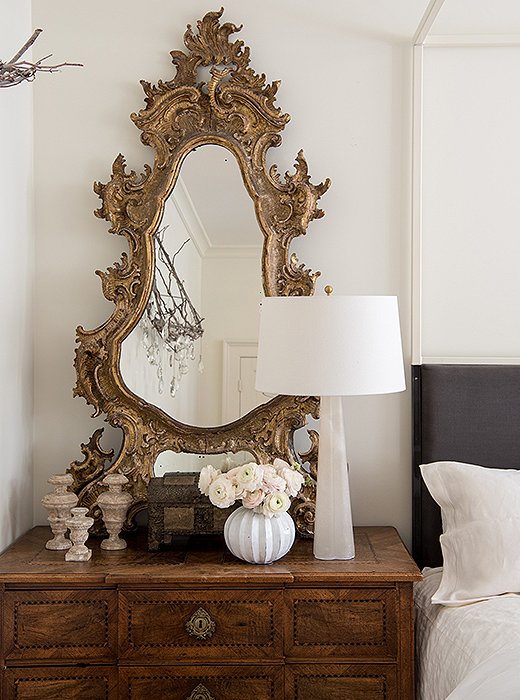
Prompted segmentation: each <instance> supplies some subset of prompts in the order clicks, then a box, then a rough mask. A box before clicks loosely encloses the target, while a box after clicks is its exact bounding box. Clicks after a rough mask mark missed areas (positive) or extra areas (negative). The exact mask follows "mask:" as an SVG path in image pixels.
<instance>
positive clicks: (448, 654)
mask: <svg viewBox="0 0 520 700" xmlns="http://www.w3.org/2000/svg"><path fill="white" fill-rule="evenodd" d="M441 573H442V570H441V569H440V568H437V569H430V570H427V569H426V570H425V571H424V572H423V574H424V579H423V581H420V582H419V583H418V584H416V585H415V591H414V598H415V610H416V627H415V638H416V676H417V700H446V699H447V698H448V697H449V700H495V699H496V700H520V596H509V597H505V596H504V597H500V598H494V599H493V600H485V601H482V602H479V603H471V604H469V605H461V606H459V607H445V606H443V605H432V604H431V602H430V601H431V597H432V595H433V594H434V593H435V591H436V590H437V588H438V586H439V583H440V579H441Z"/></svg>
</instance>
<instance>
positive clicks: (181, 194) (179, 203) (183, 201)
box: [170, 175, 211, 258]
mask: <svg viewBox="0 0 520 700" xmlns="http://www.w3.org/2000/svg"><path fill="white" fill-rule="evenodd" d="M170 197H171V199H172V201H173V203H174V205H175V208H176V209H177V212H178V214H179V216H180V217H181V219H182V223H183V224H184V226H185V227H186V231H187V232H188V233H189V235H190V238H191V240H192V241H193V244H194V246H195V248H196V249H197V252H198V254H199V255H200V257H201V258H205V257H206V254H207V251H208V250H209V248H210V247H211V242H210V239H209V236H208V234H207V232H206V229H205V228H204V224H203V223H202V221H201V220H200V217H199V215H198V213H197V209H196V208H195V205H194V204H193V200H192V198H191V197H190V193H189V192H188V188H187V187H186V185H185V184H184V180H183V179H182V177H181V176H180V175H179V177H178V178H177V184H176V186H175V189H174V190H173V192H172V193H171V195H170Z"/></svg>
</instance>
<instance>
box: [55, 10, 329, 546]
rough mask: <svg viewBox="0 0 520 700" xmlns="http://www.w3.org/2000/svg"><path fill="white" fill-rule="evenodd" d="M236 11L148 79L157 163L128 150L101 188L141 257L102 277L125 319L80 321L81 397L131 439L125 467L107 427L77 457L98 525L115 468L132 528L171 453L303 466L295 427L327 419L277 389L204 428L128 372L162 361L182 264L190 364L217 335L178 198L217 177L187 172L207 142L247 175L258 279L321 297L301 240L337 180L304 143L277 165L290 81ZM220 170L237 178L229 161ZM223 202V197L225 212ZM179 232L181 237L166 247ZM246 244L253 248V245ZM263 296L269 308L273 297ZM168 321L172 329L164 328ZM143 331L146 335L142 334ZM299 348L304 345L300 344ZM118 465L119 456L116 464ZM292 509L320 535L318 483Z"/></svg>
mask: <svg viewBox="0 0 520 700" xmlns="http://www.w3.org/2000/svg"><path fill="white" fill-rule="evenodd" d="M222 13H223V9H221V10H220V11H219V12H210V13H208V14H207V15H206V16H205V17H204V18H203V19H202V20H200V21H199V22H198V23H197V30H196V31H194V30H193V29H192V28H191V26H188V29H187V31H186V33H185V35H184V44H185V46H186V49H187V50H186V51H172V52H171V57H172V61H173V64H174V65H175V67H176V74H175V77H174V78H173V79H172V80H169V81H165V82H163V81H159V83H158V84H157V85H151V84H150V83H148V82H145V81H141V84H142V86H143V89H144V92H145V95H146V97H145V103H146V106H145V108H144V109H142V110H141V111H140V112H138V113H137V114H132V115H131V118H132V120H133V122H134V123H135V124H136V126H137V127H138V128H139V129H140V130H141V132H142V133H141V140H142V141H143V143H144V144H146V145H148V146H150V147H151V148H152V149H153V151H154V163H153V166H152V167H150V166H148V165H145V166H144V169H143V172H142V173H141V174H138V173H136V172H135V171H133V170H132V171H130V172H128V171H127V169H126V163H125V158H124V157H123V156H122V155H121V154H120V155H118V156H117V158H116V159H115V161H114V163H113V166H112V176H111V178H110V181H109V182H108V183H107V184H101V183H95V185H94V190H95V192H96V193H97V194H98V195H99V197H100V199H101V207H100V208H99V209H98V210H97V211H96V212H95V213H96V216H98V217H100V218H102V219H105V220H106V221H108V222H109V224H110V228H109V231H110V232H111V233H114V234H117V235H121V236H124V237H125V238H126V240H127V242H128V253H126V252H125V253H123V254H122V256H121V259H120V261H118V262H116V263H114V265H113V266H112V267H109V268H108V269H107V270H106V271H105V272H99V271H98V273H97V274H99V276H100V277H101V280H102V287H103V293H104V296H105V297H106V298H107V299H108V300H110V301H112V302H113V303H114V306H115V308H114V311H113V313H112V315H111V316H110V318H108V319H107V320H106V322H105V323H104V324H103V325H101V326H100V327H99V328H96V329H94V330H85V329H83V328H82V327H79V328H78V329H77V342H78V347H77V350H76V357H75V367H76V372H77V383H76V386H75V389H74V395H76V396H82V397H83V398H84V399H85V400H86V401H87V403H89V404H90V405H92V406H93V407H94V416H99V415H101V414H105V415H106V420H107V422H108V423H110V424H111V425H112V426H114V427H117V428H120V429H121V431H122V434H123V440H122V445H121V448H120V451H119V453H118V454H117V455H116V457H115V459H114V460H113V461H112V458H113V453H112V452H110V451H105V450H104V449H103V448H102V447H101V445H100V437H101V432H102V431H101V430H96V431H95V433H94V434H93V436H92V437H91V438H90V441H89V442H87V443H86V444H84V445H82V446H81V449H82V451H83V453H84V455H85V458H84V460H83V461H82V462H74V463H73V464H72V465H71V467H70V469H69V471H70V473H71V474H72V475H73V477H74V487H73V488H74V490H75V491H76V492H77V493H78V495H79V500H80V504H81V505H83V506H87V507H88V508H89V509H90V510H91V514H92V515H93V516H94V517H95V518H96V521H97V523H98V525H99V517H100V513H99V509H98V508H97V507H96V505H95V503H96V499H97V497H98V495H99V493H100V492H101V491H102V490H103V486H101V483H100V482H101V480H102V479H103V478H104V476H105V475H106V473H107V471H109V472H122V473H123V474H125V475H126V476H127V477H128V479H129V482H130V483H129V491H130V493H131V495H132V498H133V502H132V505H131V507H130V509H129V512H128V519H127V525H128V527H131V526H132V523H133V521H134V519H135V516H136V514H137V513H138V512H139V511H140V510H142V509H144V508H146V506H147V485H148V482H149V480H150V478H151V477H152V476H153V475H154V465H156V463H157V461H158V458H159V457H160V455H163V454H166V453H170V454H171V453H173V454H174V455H175V454H177V455H181V454H183V455H200V456H204V455H222V454H224V455H226V454H237V453H247V454H249V455H252V456H253V458H254V459H255V460H256V461H258V462H266V461H272V460H273V459H274V458H275V457H281V458H283V459H286V460H287V461H293V460H294V459H295V458H296V457H297V455H296V452H295V447H294V432H295V431H296V430H297V429H299V428H302V427H303V426H305V425H306V422H307V417H308V416H309V415H310V416H313V417H317V415H318V408H319V403H318V399H317V398H316V397H288V396H277V397H274V398H270V397H265V398H264V399H263V401H264V402H263V403H259V405H257V406H256V407H254V408H252V409H251V410H248V412H247V413H246V414H245V415H241V416H240V417H238V418H236V419H235V420H232V421H231V422H224V423H223V424H218V425H207V424H206V425H202V423H203V421H201V424H199V423H197V424H192V422H190V421H186V418H183V415H182V414H180V413H178V412H177V410H176V409H175V408H174V409H172V410H168V409H167V407H166V405H165V404H163V403H161V401H159V400H157V401H156V400H155V399H154V398H153V394H149V393H148V390H141V389H139V388H138V385H137V384H135V383H132V382H133V380H130V379H129V371H128V369H125V368H127V367H128V362H127V360H126V359H125V356H126V355H128V354H129V353H130V352H133V350H131V348H134V350H135V357H137V356H138V355H139V353H141V355H142V356H143V357H145V359H144V362H146V361H147V359H146V356H148V360H150V355H151V356H152V357H151V360H152V361H151V364H152V365H154V353H155V352H156V350H157V345H158V342H155V343H154V344H152V343H151V342H150V333H152V329H151V328H150V327H148V330H147V328H146V323H147V321H146V319H147V318H148V319H153V318H154V313H155V312H156V311H157V309H156V308H155V311H154V307H153V304H154V302H153V299H154V298H156V299H158V300H159V301H158V302H157V303H161V302H160V298H161V297H162V296H164V295H165V294H166V292H165V291H164V289H163V290H162V291H161V290H160V289H159V286H160V285H159V282H160V280H162V282H164V281H165V280H166V282H168V280H170V281H171V279H172V275H174V273H172V271H171V269H172V268H173V269H174V271H175V269H176V268H178V269H181V267H182V265H187V267H186V268H185V270H184V271H183V273H182V274H178V275H177V273H176V272H175V274H176V275H177V277H178V278H179V281H180V285H179V283H178V282H177V285H176V288H175V294H172V293H170V296H171V297H172V298H176V299H181V298H182V299H181V302H182V303H181V302H179V304H178V305H180V306H183V309H184V311H183V312H182V313H181V317H182V319H183V321H182V324H185V327H184V330H183V334H184V335H183V338H184V340H186V339H188V340H187V343H188V345H189V348H188V354H190V358H189V359H188V360H187V363H188V364H189V363H192V364H194V365H195V367H193V366H192V367H190V368H188V370H187V371H188V372H189V373H192V374H193V373H196V372H197V367H196V365H197V354H198V350H196V348H195V346H196V343H197V342H199V339H198V338H195V340H194V342H193V343H192V342H191V340H193V339H191V340H190V338H188V336H189V335H190V331H188V330H186V329H187V328H188V327H189V328H192V327H194V326H196V324H197V318H199V320H201V323H202V329H203V331H204V332H205V329H204V326H205V324H206V326H207V329H208V334H209V332H210V331H209V327H210V321H209V320H208V321H205V320H204V319H203V318H202V316H203V314H199V312H198V311H197V304H196V303H193V302H192V298H195V297H196V296H197V295H196V293H194V291H193V289H194V288H193V286H191V287H190V283H191V280H190V279H189V274H188V273H186V270H188V269H189V265H188V263H187V259H188V256H189V255H191V256H193V250H194V244H193V241H188V240H187V241H183V242H182V241H180V240H177V241H175V240H174V234H175V224H174V220H175V216H177V215H176V214H175V211H174V205H175V206H176V205H177V204H178V201H179V199H182V197H183V191H184V189H185V181H187V180H190V178H191V179H192V180H193V179H194V180H195V181H197V180H200V179H201V177H202V176H201V175H200V173H201V172H204V166H202V170H199V175H198V176H197V175H195V176H193V175H190V172H189V170H187V169H185V165H184V161H185V159H186V168H187V167H188V163H189V161H190V160H191V159H192V158H193V157H194V156H195V155H196V156H197V157H198V154H199V152H202V151H204V149H205V148H206V149H208V148H209V150H211V149H214V147H220V148H219V155H218V156H217V157H218V158H221V159H223V161H224V160H225V161H226V162H228V161H232V162H233V163H236V164H237V166H238V173H239V176H238V177H239V180H240V182H241V183H242V186H243V188H245V190H244V191H245V192H246V193H247V194H248V195H249V198H250V202H251V207H250V208H251V212H252V217H253V221H254V222H256V231H257V233H258V239H257V242H256V243H255V244H253V245H252V247H256V248H257V249H258V263H257V269H258V273H259V278H260V279H258V278H256V276H255V280H254V282H253V287H254V285H256V284H257V283H258V285H257V286H258V288H259V290H262V291H263V293H264V294H265V295H266V296H274V295H310V294H313V292H314V286H315V282H316V278H317V277H318V275H319V273H318V272H311V271H310V270H309V269H306V268H305V266H304V265H302V264H299V262H298V260H297V258H296V256H295V255H294V254H291V253H290V250H289V249H290V245H291V242H292V240H293V239H294V238H296V237H297V236H301V235H304V234H305V233H306V230H307V227H308V225H309V223H310V221H311V220H312V219H315V218H319V217H321V216H322V215H323V212H322V211H321V210H320V209H319V208H318V207H317V202H318V200H319V198H320V197H321V195H322V194H323V193H324V192H325V191H326V190H327V189H328V187H329V184H330V182H329V180H326V181H325V182H323V183H321V184H319V185H314V184H312V183H311V182H310V177H309V174H308V169H307V163H306V161H305V158H304V156H303V153H302V152H301V151H300V153H298V155H297V157H296V163H295V166H294V172H292V173H289V172H288V173H286V174H285V175H284V176H282V175H280V174H279V173H278V170H277V168H276V166H272V167H268V166H267V164H266V154H267V151H268V150H269V149H270V148H271V147H273V146H277V145H279V144H280V143H281V136H280V132H281V131H282V130H283V129H284V127H285V125H286V124H287V122H288V121H289V119H290V117H289V115H287V114H283V113H282V112H281V109H280V108H279V107H277V106H276V105H275V95H276V92H277V88H278V83H277V82H274V83H271V84H266V79H265V76H264V75H258V74H257V73H255V72H254V70H253V69H252V68H251V67H250V65H249V62H250V59H249V54H250V51H249V48H248V47H246V46H245V45H244V43H243V42H242V41H240V40H235V41H232V40H231V39H230V37H231V35H232V34H234V33H235V32H238V31H239V30H240V27H236V26H235V25H233V24H230V23H222V24H221V23H220V18H221V16H222ZM201 147H204V148H201ZM195 151H197V153H194V152H195ZM223 161H222V162H223ZM219 172H221V173H223V172H224V168H223V166H222V167H221V168H220V170H219ZM219 179H220V178H219ZM217 184H218V183H215V186H216V185H217ZM206 191H208V190H207V188H206ZM172 202H173V204H172ZM217 206H218V201H217V204H215V205H214V211H216V209H215V207H217ZM225 207H226V209H227V211H228V213H229V211H230V210H231V211H232V207H233V201H227V202H226V204H225ZM172 212H173V214H172ZM172 221H173V223H172ZM258 228H259V229H260V231H258ZM168 237H170V238H171V241H170V243H169V244H168V245H166V241H167V239H168ZM185 244H186V245H185ZM243 245H250V243H246V241H245V240H244V241H243ZM164 250H166V253H164ZM183 256H184V263H183V262H182V259H183ZM168 260H169V263H168ZM161 266H162V267H161ZM244 267H245V265H244ZM174 277H175V275H174ZM248 277H249V278H250V277H251V273H249V274H248ZM221 282H222V285H224V286H226V285H227V283H228V282H229V275H227V276H224V277H222V279H221ZM167 286H168V285H167V284H166V287H167ZM158 289H159V291H158ZM183 290H184V291H183ZM170 292H171V290H170ZM154 295H155V296H154ZM256 298H257V301H258V304H259V303H260V294H259V293H258V295H257V297H256ZM186 299H187V300H188V301H186ZM188 302H189V303H188ZM222 303H224V302H222ZM222 303H221V305H222ZM190 304H191V306H192V307H193V311H194V312H195V315H194V314H193V313H192V309H191V308H189V306H190ZM150 308H152V312H150ZM186 309H188V310H186ZM253 315H254V314H253ZM188 321H189V323H188ZM156 325H157V324H156ZM163 327H164V326H163V325H161V326H159V330H160V331H162V329H163ZM139 328H141V331H139ZM139 332H141V334H142V336H144V341H143V340H142V338H141V340H139V335H138V334H139ZM237 332H238V331H235V334H236V333H237ZM164 335H165V334H164V333H163V332H160V333H159V336H164ZM194 335H196V333H194ZM136 338H137V340H136ZM132 343H133V345H132ZM143 348H144V351H143ZM154 348H155V349H154ZM295 352H298V348H297V343H295ZM166 357H167V358H169V359H168V361H166V362H165V365H164V367H161V370H160V372H159V369H158V366H157V362H155V366H154V372H155V374H154V375H153V376H154V380H153V381H155V382H158V383H159V384H160V382H161V379H162V381H163V384H164V383H165V376H164V375H165V370H167V369H168V367H169V366H170V365H171V367H170V369H171V371H172V372H173V377H170V378H169V380H168V382H169V385H170V388H172V379H173V380H175V381H173V389H172V391H171V392H170V393H171V394H175V393H176V389H177V388H178V387H177V385H178V380H179V379H182V377H181V374H182V373H183V371H184V370H183V371H180V370H178V368H177V369H176V364H175V363H176V361H177V360H178V358H177V355H176V353H175V352H172V351H171V348H170V352H169V354H168V353H167V354H166ZM192 358H193V359H192ZM181 359H182V358H181ZM179 362H180V360H179ZM185 364H186V363H185ZM123 365H124V366H123ZM175 377H176V378H177V379H175ZM184 381H185V380H184V379H182V381H181V384H182V382H184ZM186 381H187V380H186ZM145 383H146V382H145ZM162 389H163V391H164V387H162ZM164 393H166V392H164ZM174 398H175V397H174ZM171 405H172V406H174V405H175V404H174V403H172V404H171ZM185 415H188V414H185ZM210 422H211V420H210ZM310 437H311V443H310V449H309V451H308V452H306V453H305V454H300V455H299V457H300V459H301V460H302V461H306V462H308V463H309V465H310V466H309V469H310V471H311V474H312V473H313V474H315V469H316V457H317V436H316V434H315V433H314V432H312V431H310ZM107 463H110V465H109V466H108V467H107ZM292 513H293V516H294V519H295V522H296V526H297V529H298V531H299V532H300V533H301V534H310V533H312V529H313V518H314V490H313V487H312V486H306V487H305V489H304V490H303V492H302V493H301V495H300V496H299V497H298V498H296V499H294V501H293V504H292Z"/></svg>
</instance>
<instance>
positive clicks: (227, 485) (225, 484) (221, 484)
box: [208, 475, 235, 508]
mask: <svg viewBox="0 0 520 700" xmlns="http://www.w3.org/2000/svg"><path fill="white" fill-rule="evenodd" d="M208 496H209V500H210V501H211V502H212V503H213V505H214V506H217V508H229V506H230V505H232V504H233V503H234V502H235V489H234V487H233V484H232V483H231V481H230V480H229V479H228V478H227V477H226V476H224V475H221V476H219V477H217V478H216V479H215V480H214V481H212V482H211V484H210V485H209V490H208Z"/></svg>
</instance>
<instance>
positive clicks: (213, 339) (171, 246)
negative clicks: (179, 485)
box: [121, 145, 271, 475]
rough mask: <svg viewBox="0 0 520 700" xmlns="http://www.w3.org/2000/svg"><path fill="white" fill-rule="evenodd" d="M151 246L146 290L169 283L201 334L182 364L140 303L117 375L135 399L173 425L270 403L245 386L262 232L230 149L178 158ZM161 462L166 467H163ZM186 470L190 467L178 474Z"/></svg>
mask: <svg viewBox="0 0 520 700" xmlns="http://www.w3.org/2000/svg"><path fill="white" fill-rule="evenodd" d="M155 242H156V269H155V282H156V284H155V287H156V289H157V291H158V293H159V294H160V295H163V296H167V294H166V288H167V286H168V285H167V284H166V285H165V284H164V280H170V281H171V280H172V279H173V284H171V285H170V292H171V296H172V297H173V299H174V301H175V303H176V304H177V305H179V304H181V303H182V305H183V307H184V308H185V309H187V311H186V312H185V316H187V317H188V318H189V320H190V321H192V322H194V320H195V321H196V315H197V314H198V316H200V317H201V318H202V321H201V325H202V336H201V337H199V338H196V339H194V340H193V347H189V348H187V350H186V354H185V357H184V358H183V357H182V356H181V355H182V352H177V353H173V352H172V350H171V343H170V344H168V342H165V339H166V341H167V332H166V331H167V324H159V326H157V324H156V328H157V327H158V328H159V330H160V329H161V327H163V331H162V334H159V333H158V332H157V330H156V329H152V328H151V324H150V318H149V317H153V316H154V314H156V312H157V306H158V305H159V303H158V302H157V301H155V300H154V297H153V293H152V296H151V301H150V302H149V305H148V311H149V310H150V305H152V306H154V309H155V310H153V312H152V313H151V314H150V313H148V314H147V312H145V314H144V315H143V317H142V318H141V321H140V322H139V324H138V325H137V326H136V327H135V328H134V330H133V331H132V333H131V334H130V335H129V336H128V337H127V338H126V339H125V340H124V342H123V344H122V348H121V374H122V376H123V379H124V381H125V383H126V385H127V386H128V388H129V389H130V390H131V391H133V392H134V393H135V394H136V395H138V396H139V397H140V398H142V399H144V400H145V401H146V402H147V403H150V404H154V405H155V406H157V407H158V408H161V409H162V410H163V411H164V412H165V413H167V414H168V415H169V416H171V417H173V418H175V420H177V421H179V422H181V423H185V424H188V425H194V426H204V427H205V426H217V425H222V424H225V423H229V422H232V421H234V420H236V419H238V418H240V417H241V416H243V415H246V414H247V413H248V412H249V411H250V410H251V409H253V408H254V407H255V406H258V405H259V404H260V403H263V402H265V401H268V400H269V399H270V398H271V397H270V396H266V395H263V394H260V393H258V392H256V391H255V388H254V384H255V369H256V341H257V333H258V314H259V304H260V300H261V298H262V277H261V263H260V261H261V252H262V234H261V231H260V229H259V226H258V223H257V221H256V218H255V214H254V207H253V203H252V200H251V199H250V197H249V196H248V194H247V191H246V189H245V187H244V184H243V181H242V177H241V174H240V169H239V167H238V163H237V161H236V160H235V157H234V156H233V154H232V153H230V152H229V151H227V150H226V149H225V148H223V147H220V146H211V145H206V146H202V147H199V148H198V149H196V150H195V151H193V152H192V153H190V154H189V155H188V156H187V158H186V159H185V161H184V163H183V165H182V169H181V173H180V177H179V179H178V181H177V183H176V186H175V188H174V191H173V192H172V194H171V196H170V197H169V199H168V200H167V202H166V205H165V210H164V216H163V219H162V222H161V227H160V232H158V233H157V234H156V237H155ZM161 246H164V249H165V252H163V251H162V250H161ZM168 260H169V261H171V263H173V268H174V275H173V278H172V270H171V269H168V268H169V265H168ZM175 275H177V276H178V280H179V281H178V282H177V281H176V279H175ZM183 296H184V299H183ZM161 335H162V337H161ZM194 335H196V334H192V336H194ZM181 340H182V339H181ZM163 454H164V453H163ZM172 454H174V453H172ZM176 457H177V462H179V459H178V458H179V455H176ZM185 457H188V455H185ZM159 461H160V458H159ZM163 461H164V460H163ZM168 461H169V463H170V466H168V468H167V469H166V471H171V470H172V467H171V463H172V461H171V460H168ZM189 461H190V460H187V462H189ZM246 461H249V458H248V459H247V460H246ZM197 463H198V464H199V465H200V466H203V465H202V463H201V461H199V460H197ZM239 463H240V462H239ZM156 464H157V463H156ZM179 466H180V467H182V465H180V463H179V464H177V467H179ZM177 467H176V468H175V470H179V469H178V468H177ZM193 469H194V465H193V463H192V461H191V462H190V467H189V469H188V468H187V467H186V470H193ZM154 472H155V474H156V475H158V473H157V471H156V470H155V469H154ZM159 475H160V474H159Z"/></svg>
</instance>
